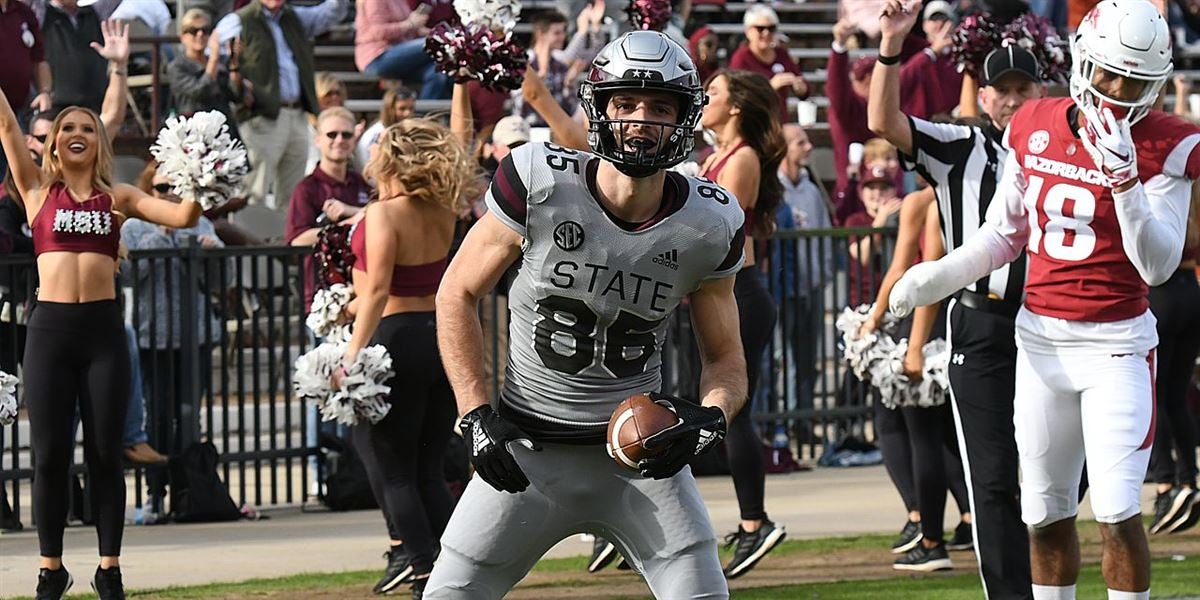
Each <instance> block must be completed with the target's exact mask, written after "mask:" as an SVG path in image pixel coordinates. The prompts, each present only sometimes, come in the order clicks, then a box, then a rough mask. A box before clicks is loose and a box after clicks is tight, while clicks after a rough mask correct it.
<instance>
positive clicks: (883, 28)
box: [879, 0, 919, 55]
mask: <svg viewBox="0 0 1200 600" xmlns="http://www.w3.org/2000/svg"><path fill="white" fill-rule="evenodd" d="M909 4H910V3H909V2H905V1H904V0H887V2H885V3H884V5H883V9H882V10H881V11H880V12H879V32H880V34H882V37H883V38H884V39H887V38H893V39H895V40H897V41H900V40H903V39H904V36H906V35H908V32H909V31H912V28H913V24H915V23H916V22H917V11H916V10H915V9H913V8H912V7H910V6H909ZM918 6H919V3H918ZM880 53H881V54H882V53H883V46H882V42H881V45H880ZM891 54H894V53H889V55H891Z"/></svg>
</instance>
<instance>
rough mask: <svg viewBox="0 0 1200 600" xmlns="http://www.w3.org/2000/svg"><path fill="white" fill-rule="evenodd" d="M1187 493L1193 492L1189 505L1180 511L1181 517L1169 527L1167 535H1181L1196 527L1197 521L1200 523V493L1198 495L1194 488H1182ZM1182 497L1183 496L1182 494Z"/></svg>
mask: <svg viewBox="0 0 1200 600" xmlns="http://www.w3.org/2000/svg"><path fill="white" fill-rule="evenodd" d="M1182 489H1183V491H1185V492H1191V493H1190V494H1189V496H1190V497H1191V498H1190V500H1189V502H1188V505H1187V506H1185V507H1184V508H1182V509H1180V511H1179V516H1178V517H1176V518H1175V520H1174V521H1172V522H1171V524H1170V525H1169V526H1168V527H1167V533H1179V532H1181V531H1186V530H1188V529H1191V528H1192V527H1194V526H1195V525H1196V521H1200V493H1197V492H1196V491H1195V490H1193V489H1192V488H1182ZM1180 495H1182V494H1180Z"/></svg>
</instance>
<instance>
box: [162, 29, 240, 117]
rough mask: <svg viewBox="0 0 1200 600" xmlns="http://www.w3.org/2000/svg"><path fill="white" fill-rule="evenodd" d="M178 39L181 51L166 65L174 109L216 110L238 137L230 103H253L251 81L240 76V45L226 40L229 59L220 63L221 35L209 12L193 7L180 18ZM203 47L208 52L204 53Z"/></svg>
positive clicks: (189, 111) (182, 111) (183, 111)
mask: <svg viewBox="0 0 1200 600" xmlns="http://www.w3.org/2000/svg"><path fill="white" fill-rule="evenodd" d="M179 41H180V42H181V45H182V46H183V54H181V55H179V56H176V57H175V60H173V61H171V64H170V65H169V66H167V79H168V80H169V81H170V82H171V102H172V103H173V104H174V105H175V110H176V111H177V112H178V113H179V114H181V115H186V116H190V115H192V114H194V113H198V112H203V111H208V110H215V111H217V112H219V113H221V114H223V115H225V120H226V122H227V123H228V124H229V133H230V134H231V135H233V136H234V137H235V138H239V139H240V138H241V135H240V134H239V133H238V126H237V121H236V120H235V119H234V116H233V110H231V109H230V103H233V104H239V105H244V106H246V107H251V106H253V104H254V94H253V92H252V91H251V89H252V84H251V83H250V82H249V81H246V80H244V79H243V78H242V75H241V70H240V69H239V68H238V67H239V61H240V54H241V48H240V43H239V42H238V41H237V40H232V41H231V43H230V44H229V46H230V48H229V55H228V57H229V58H228V61H227V62H226V64H225V65H222V64H221V39H220V38H219V37H218V36H215V35H213V27H212V19H210V18H209V17H208V13H206V12H205V11H204V10H202V9H199V8H193V9H191V10H189V11H187V12H186V13H184V15H183V18H182V19H180V20H179ZM205 50H207V51H208V56H207V57H206V56H205V54H204V53H205Z"/></svg>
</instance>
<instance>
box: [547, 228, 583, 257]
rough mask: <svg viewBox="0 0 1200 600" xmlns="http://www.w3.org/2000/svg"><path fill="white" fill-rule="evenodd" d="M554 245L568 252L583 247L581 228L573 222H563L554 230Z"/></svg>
mask: <svg viewBox="0 0 1200 600" xmlns="http://www.w3.org/2000/svg"><path fill="white" fill-rule="evenodd" d="M554 244H555V245H556V246H558V247H559V248H562V249H563V250H566V251H568V252H570V251H571V250H575V249H576V248H578V247H580V246H582V245H583V227H582V226H581V225H580V224H579V223H576V222H575V221H564V222H562V223H559V224H558V225H557V226H556V227H555V228H554Z"/></svg>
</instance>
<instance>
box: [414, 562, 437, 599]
mask: <svg viewBox="0 0 1200 600" xmlns="http://www.w3.org/2000/svg"><path fill="white" fill-rule="evenodd" d="M431 572H432V569H431V570H429V571H426V572H424V573H414V574H413V576H412V597H413V600H421V597H422V596H424V595H425V586H426V585H427V584H428V583H429V574H430V573H431Z"/></svg>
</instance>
